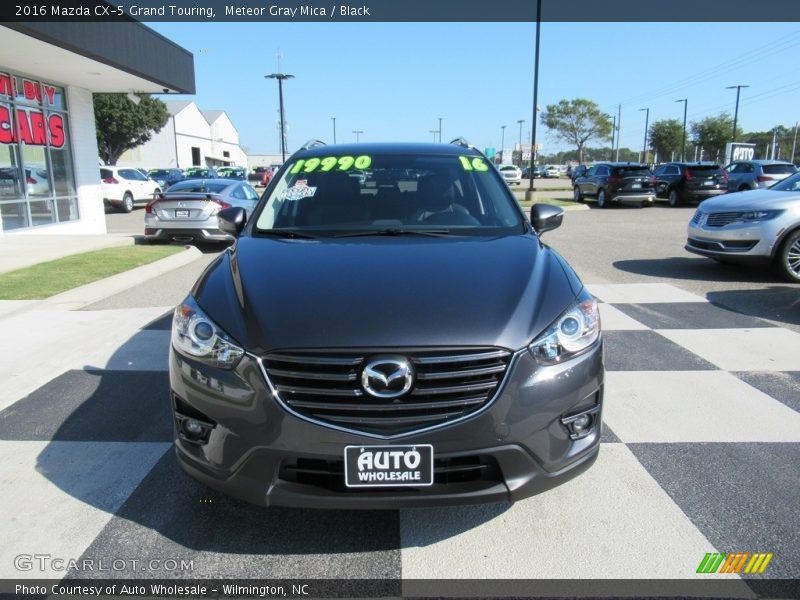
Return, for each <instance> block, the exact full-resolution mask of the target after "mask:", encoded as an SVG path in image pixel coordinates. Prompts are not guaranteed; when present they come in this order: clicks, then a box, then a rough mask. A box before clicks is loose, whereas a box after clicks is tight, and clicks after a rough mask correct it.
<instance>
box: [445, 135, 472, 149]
mask: <svg viewBox="0 0 800 600" xmlns="http://www.w3.org/2000/svg"><path fill="white" fill-rule="evenodd" d="M450 143H451V144H453V145H455V146H461V147H462V148H472V146H471V145H470V143H469V142H468V141H467V140H465V139H464V138H463V137H457V138H455V139H454V140H450Z"/></svg>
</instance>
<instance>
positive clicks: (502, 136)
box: [500, 125, 796, 163]
mask: <svg viewBox="0 0 800 600" xmlns="http://www.w3.org/2000/svg"><path fill="white" fill-rule="evenodd" d="M795 137H796V136H795ZM505 148H506V126H505V125H500V162H501V163H502V162H503V159H504V158H505Z"/></svg>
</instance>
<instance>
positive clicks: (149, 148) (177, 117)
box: [117, 100, 247, 169]
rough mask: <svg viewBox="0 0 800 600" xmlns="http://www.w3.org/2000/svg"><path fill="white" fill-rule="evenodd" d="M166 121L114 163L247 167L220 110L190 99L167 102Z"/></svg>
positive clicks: (152, 166)
mask: <svg viewBox="0 0 800 600" xmlns="http://www.w3.org/2000/svg"><path fill="white" fill-rule="evenodd" d="M166 105H167V110H168V111H169V113H170V118H169V121H167V124H166V125H165V126H164V127H163V128H162V129H161V131H159V132H158V133H156V134H153V137H151V138H150V140H149V141H147V142H145V143H144V144H142V145H141V146H138V147H136V148H133V149H131V150H128V151H127V152H125V153H124V154H123V155H122V156H120V158H119V160H118V161H117V165H119V166H125V167H142V168H145V169H163V168H178V169H185V168H186V167H193V166H208V167H218V166H222V165H232V166H239V167H245V166H247V155H246V154H245V152H244V150H242V148H241V146H239V132H238V131H237V130H236V127H235V126H234V125H233V123H232V122H231V120H230V118H229V117H228V115H227V114H225V112H224V111H221V110H200V109H199V108H198V107H197V105H196V104H195V103H194V102H190V101H176V100H173V101H167V102H166Z"/></svg>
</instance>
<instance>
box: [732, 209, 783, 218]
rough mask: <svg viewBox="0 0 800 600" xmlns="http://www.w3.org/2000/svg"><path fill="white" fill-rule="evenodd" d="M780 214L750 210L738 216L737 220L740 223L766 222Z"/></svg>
mask: <svg viewBox="0 0 800 600" xmlns="http://www.w3.org/2000/svg"><path fill="white" fill-rule="evenodd" d="M782 212H783V211H781V210H751V211H749V212H745V213H742V214H740V215H739V219H740V220H742V221H767V220H768V219H774V218H775V217H777V216H778V215H779V214H781V213H782Z"/></svg>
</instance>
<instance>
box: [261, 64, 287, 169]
mask: <svg viewBox="0 0 800 600" xmlns="http://www.w3.org/2000/svg"><path fill="white" fill-rule="evenodd" d="M293 78H294V75H288V74H286V73H272V74H271V75H264V79H277V80H278V102H279V106H280V111H281V156H282V157H283V162H286V129H285V126H284V119H283V82H284V80H286V79H293Z"/></svg>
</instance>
